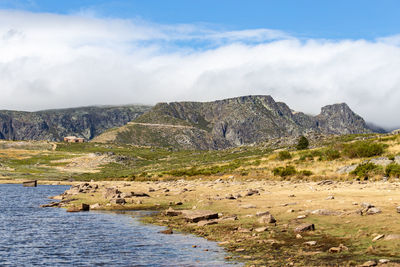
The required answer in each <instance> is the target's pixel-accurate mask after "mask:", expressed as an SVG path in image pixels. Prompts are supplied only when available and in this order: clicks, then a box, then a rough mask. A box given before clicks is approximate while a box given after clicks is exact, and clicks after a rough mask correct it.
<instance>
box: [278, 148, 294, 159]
mask: <svg viewBox="0 0 400 267" xmlns="http://www.w3.org/2000/svg"><path fill="white" fill-rule="evenodd" d="M291 158H292V154H290V152H289V151H286V150H285V151H280V152H279V154H278V159H279V160H287V159H291Z"/></svg>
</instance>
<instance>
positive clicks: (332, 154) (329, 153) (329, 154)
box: [323, 148, 340, 160]
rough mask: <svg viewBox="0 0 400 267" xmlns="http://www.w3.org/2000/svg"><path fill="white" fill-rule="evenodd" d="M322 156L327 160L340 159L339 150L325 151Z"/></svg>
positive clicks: (329, 149) (330, 149)
mask: <svg viewBox="0 0 400 267" xmlns="http://www.w3.org/2000/svg"><path fill="white" fill-rule="evenodd" d="M323 154H324V156H325V158H326V159H327V160H335V159H338V158H340V152H339V150H336V149H333V148H328V149H326V150H325V151H324V153H323Z"/></svg>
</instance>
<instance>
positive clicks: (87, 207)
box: [80, 203, 90, 211]
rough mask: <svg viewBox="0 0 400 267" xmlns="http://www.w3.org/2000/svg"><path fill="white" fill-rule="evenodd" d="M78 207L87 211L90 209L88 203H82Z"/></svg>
mask: <svg viewBox="0 0 400 267" xmlns="http://www.w3.org/2000/svg"><path fill="white" fill-rule="evenodd" d="M80 208H81V210H82V211H89V210H90V205H88V204H85V203H82V204H81V207H80Z"/></svg>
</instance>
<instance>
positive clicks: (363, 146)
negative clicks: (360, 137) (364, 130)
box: [343, 141, 387, 158]
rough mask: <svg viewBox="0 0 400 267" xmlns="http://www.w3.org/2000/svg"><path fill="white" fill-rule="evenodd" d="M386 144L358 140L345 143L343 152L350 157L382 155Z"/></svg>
mask: <svg viewBox="0 0 400 267" xmlns="http://www.w3.org/2000/svg"><path fill="white" fill-rule="evenodd" d="M386 146H387V145H386ZM386 146H385V145H384V144H378V143H372V142H370V141H357V142H354V143H351V144H345V145H343V154H344V155H346V156H347V157H349V158H368V157H374V156H380V155H382V154H383V152H384V151H385V147H386Z"/></svg>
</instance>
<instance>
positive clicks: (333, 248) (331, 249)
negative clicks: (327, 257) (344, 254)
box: [328, 247, 342, 253]
mask: <svg viewBox="0 0 400 267" xmlns="http://www.w3.org/2000/svg"><path fill="white" fill-rule="evenodd" d="M328 251H329V252H330V253H339V252H340V251H342V250H341V249H340V248H339V247H331V248H330V249H329V250H328Z"/></svg>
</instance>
